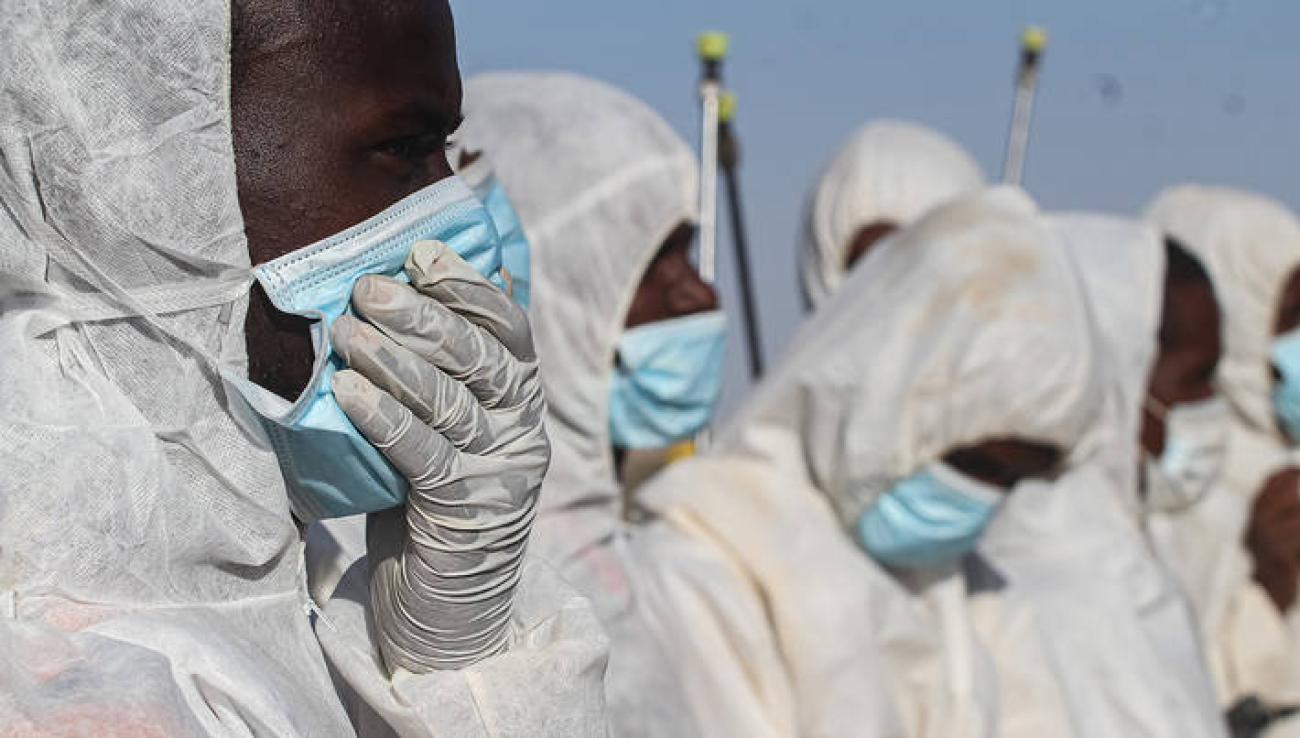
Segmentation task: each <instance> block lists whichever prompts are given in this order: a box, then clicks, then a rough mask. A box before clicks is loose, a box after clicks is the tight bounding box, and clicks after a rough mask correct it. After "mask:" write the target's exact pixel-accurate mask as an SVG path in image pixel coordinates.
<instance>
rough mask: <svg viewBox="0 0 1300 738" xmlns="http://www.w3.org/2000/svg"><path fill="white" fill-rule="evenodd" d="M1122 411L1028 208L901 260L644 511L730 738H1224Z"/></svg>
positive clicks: (930, 241) (667, 618)
mask: <svg viewBox="0 0 1300 738" xmlns="http://www.w3.org/2000/svg"><path fill="white" fill-rule="evenodd" d="M1119 409H1120V403H1119V397H1118V392H1117V388H1116V383H1115V382H1114V381H1113V380H1112V379H1111V378H1109V377H1108V376H1107V375H1106V373H1105V367H1104V366H1103V363H1102V360H1101V357H1100V356H1099V355H1098V348H1097V342H1096V338H1095V329H1094V327H1093V323H1092V320H1091V318H1090V308H1089V305H1088V302H1087V298H1086V295H1085V293H1084V292H1083V289H1082V286H1081V284H1080V281H1079V278H1078V275H1077V273H1076V269H1075V267H1074V264H1073V259H1072V257H1071V256H1070V253H1069V250H1068V248H1067V247H1066V243H1065V239H1064V238H1063V237H1062V235H1061V234H1060V232H1059V231H1058V230H1057V229H1056V227H1055V226H1054V225H1053V223H1052V222H1051V221H1050V220H1049V219H1047V218H1045V217H1044V216H1042V215H1041V214H1040V213H1039V212H1038V211H1037V209H1036V208H1035V206H1034V205H1033V203H1032V202H1030V201H1029V200H1028V198H1027V197H1025V196H1024V195H1023V193H1021V192H1019V191H1017V190H1011V189H995V190H990V191H988V192H986V193H982V194H978V195H972V196H967V197H965V198H962V199H959V200H957V201H954V202H953V203H950V204H948V205H945V206H941V207H939V208H938V209H936V210H935V211H933V212H931V213H930V214H929V215H927V216H925V217H923V218H922V219H921V220H920V221H918V222H917V223H916V224H914V225H913V226H912V227H910V228H907V229H905V230H903V231H900V232H899V233H897V234H895V235H893V236H891V237H890V238H888V239H886V240H885V241H884V242H882V243H881V244H880V245H879V246H877V247H876V248H875V249H874V250H873V251H872V253H871V255H870V256H869V257H867V258H866V259H865V260H864V261H863V262H862V263H861V265H860V266H859V267H858V268H857V269H855V270H854V272H853V274H852V275H850V277H849V278H848V281H847V282H846V284H845V285H844V288H843V289H842V290H840V292H839V294H838V295H837V296H836V297H834V298H832V300H831V301H830V302H828V303H827V304H826V305H825V306H823V307H822V308H821V309H820V310H819V312H818V314H817V316H816V317H815V318H814V319H813V320H812V321H811V322H810V323H809V324H808V325H807V326H805V328H804V329H803V331H802V332H801V333H800V334H799V336H798V337H797V338H796V340H795V343H794V346H793V348H792V349H791V352H790V354H789V355H788V357H787V359H786V361H785V363H784V364H782V365H781V366H780V367H779V368H778V369H777V370H776V371H775V372H774V373H773V374H772V375H771V376H770V377H769V378H768V379H767V380H765V382H764V383H763V385H762V386H761V387H760V388H759V390H758V391H757V393H756V395H755V397H754V399H753V401H752V402H751V403H750V404H749V405H748V406H747V407H746V409H745V410H744V411H743V412H742V414H741V415H740V416H739V417H738V419H737V420H736V421H735V422H734V424H732V425H731V426H729V427H728V428H727V429H726V430H725V431H724V432H723V433H722V436H721V439H720V440H719V442H718V444H717V446H716V448H715V449H714V450H712V451H711V452H710V453H709V454H707V455H705V456H702V457H699V458H697V459H694V460H691V461H688V462H684V463H682V464H679V465H677V466H675V467H672V468H670V469H669V470H668V471H667V472H666V473H664V474H663V475H661V476H660V477H659V478H658V479H656V480H654V481H653V482H652V483H651V484H650V485H649V486H648V487H647V488H646V490H645V491H644V502H645V504H646V505H647V507H649V508H650V509H651V510H652V511H653V512H655V513H657V514H658V515H659V519H658V521H657V522H655V523H653V524H652V525H651V526H649V527H648V529H647V530H645V531H644V532H643V534H642V535H640V536H637V537H636V538H634V541H633V543H634V546H633V549H634V550H635V551H640V552H644V559H643V560H645V561H647V562H651V563H652V566H651V567H650V568H649V569H648V571H647V575H646V576H645V577H644V579H645V581H644V583H643V586H642V594H643V599H644V601H645V603H646V608H647V610H648V611H649V612H650V616H651V622H652V623H654V624H655V628H656V634H657V635H658V636H659V643H660V646H661V647H662V648H663V649H664V650H665V651H666V652H667V653H668V654H670V655H671V657H672V659H673V662H674V663H675V664H676V665H678V667H679V673H680V676H681V680H682V682H683V684H684V686H685V690H686V692H687V694H688V695H689V696H690V697H691V706H692V708H693V710H694V712H695V714H696V715H697V719H698V720H699V721H700V722H701V723H702V724H703V725H704V726H705V731H706V733H708V734H709V735H745V736H795V735H798V736H809V735H812V736H839V735H856V736H898V735H908V736H1022V735H1023V736H1031V735H1033V736H1040V735H1076V736H1113V735H1168V736H1176V735H1178V736H1181V735H1204V736H1216V735H1221V731H1222V728H1221V724H1220V723H1219V716H1218V714H1217V710H1216V707H1215V705H1214V701H1213V697H1212V694H1211V692H1210V688H1209V685H1208V680H1207V678H1206V676H1205V669H1204V667H1203V666H1202V665H1201V662H1200V653H1199V650H1198V649H1197V641H1196V638H1195V631H1194V629H1193V625H1192V622H1191V620H1190V618H1189V617H1188V612H1187V608H1186V606H1185V603H1184V602H1183V601H1182V600H1181V598H1180V597H1179V596H1178V593H1177V590H1176V588H1175V587H1173V585H1172V582H1171V581H1170V580H1169V579H1168V578H1167V577H1165V576H1164V575H1163V571H1162V570H1161V569H1160V568H1159V566H1158V564H1157V562H1156V561H1155V560H1154V559H1153V558H1152V557H1151V556H1150V554H1149V552H1148V550H1147V547H1146V546H1145V542H1144V541H1143V540H1142V537H1141V535H1140V531H1139V530H1138V529H1137V526H1136V524H1135V521H1134V520H1133V517H1132V510H1131V508H1127V507H1124V506H1123V504H1122V498H1121V495H1120V493H1119V492H1118V491H1117V487H1116V481H1115V476H1114V470H1115V469H1116V468H1118V464H1119V462H1117V461H1116V460H1115V456H1114V454H1116V453H1123V454H1124V455H1125V456H1126V457H1127V459H1128V460H1130V461H1131V462H1132V464H1131V467H1132V468H1133V469H1136V447H1135V444H1134V443H1133V439H1132V438H1131V437H1128V436H1127V435H1126V434H1124V433H1123V432H1122V429H1121V427H1120V425H1121V422H1122V419H1121V416H1120V415H1119ZM1129 415H1130V416H1132V418H1136V415H1137V412H1136V410H1134V411H1133V412H1131V413H1129ZM1121 441H1123V443H1121ZM1129 481H1130V482H1132V472H1130V473H1129ZM1081 557H1082V558H1081ZM1134 589H1136V590H1137V591H1136V592H1134V591H1133V590H1134ZM1117 671H1118V672H1120V673H1123V674H1126V675H1125V676H1124V677H1123V678H1124V682H1123V683H1124V685H1126V686H1127V687H1128V688H1129V690H1130V691H1129V692H1128V693H1124V692H1120V693H1116V692H1115V691H1113V690H1111V688H1110V686H1111V682H1112V680H1115V679H1117V676H1116V673H1117ZM1171 672H1172V676H1171ZM1134 685H1138V686H1137V687H1136V688H1135V687H1134Z"/></svg>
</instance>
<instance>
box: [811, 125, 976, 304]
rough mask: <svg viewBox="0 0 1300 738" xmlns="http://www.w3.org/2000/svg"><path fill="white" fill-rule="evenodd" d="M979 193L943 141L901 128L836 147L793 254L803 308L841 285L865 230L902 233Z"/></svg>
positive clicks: (970, 166)
mask: <svg viewBox="0 0 1300 738" xmlns="http://www.w3.org/2000/svg"><path fill="white" fill-rule="evenodd" d="M983 186H984V174H983V173H982V172H981V171H980V168H979V165H978V164H976V163H975V160H974V159H972V158H971V156H970V154H968V153H966V151H965V150H964V149H962V148H961V146H959V145H958V144H957V143H955V142H954V141H952V140H951V139H949V138H948V137H946V136H944V135H943V134H941V133H939V132H937V131H934V130H932V129H930V128H926V127H924V126H921V125H918V124H916V123H905V122H900V121H889V120H882V121H873V122H871V123H868V124H866V125H864V126H863V127H862V128H860V129H858V131H857V132H856V133H854V134H853V135H852V136H851V137H850V138H849V140H848V141H847V142H845V143H844V144H843V146H841V147H840V150H839V151H838V152H837V153H836V154H835V158H834V159H832V160H831V162H830V164H829V165H827V167H826V169H825V170H824V171H823V172H822V174H821V176H820V177H819V179H818V181H817V185H816V186H815V187H814V188H813V190H812V193H811V195H810V197H809V200H808V206H807V212H806V213H805V223H804V232H803V245H802V247H801V249H800V254H799V272H800V276H801V281H802V284H803V293H804V299H805V301H806V302H807V303H808V305H809V306H810V307H816V306H818V305H820V304H821V303H823V302H825V301H826V299H827V298H828V297H830V295H831V294H832V293H833V292H835V290H836V288H838V287H839V285H840V283H841V282H843V281H844V279H845V273H846V272H847V271H848V268H847V267H846V266H845V264H844V261H845V259H846V258H847V256H848V252H849V246H850V245H851V243H852V241H853V238H854V236H856V235H857V232H858V231H859V230H861V229H862V228H863V227H864V226H868V225H871V224H872V223H875V222H877V221H888V222H890V223H893V224H894V225H896V226H898V227H900V228H902V227H905V226H907V225H910V224H911V223H912V222H913V221H915V220H916V219H917V218H920V217H921V216H922V215H925V213H926V212H928V211H929V210H930V209H932V208H934V207H935V206H936V205H940V204H942V203H944V202H947V201H949V200H952V199H953V198H955V197H958V196H959V195H963V194H966V193H970V192H974V191H975V190H978V189H979V188H981V187H983Z"/></svg>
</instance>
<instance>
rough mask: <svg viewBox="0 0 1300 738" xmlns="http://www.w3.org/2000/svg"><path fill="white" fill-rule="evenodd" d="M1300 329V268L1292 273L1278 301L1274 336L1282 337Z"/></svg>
mask: <svg viewBox="0 0 1300 738" xmlns="http://www.w3.org/2000/svg"><path fill="white" fill-rule="evenodd" d="M1296 328H1300V268H1297V269H1296V270H1295V271H1293V272H1291V276H1290V277H1288V278H1287V280H1286V286H1285V287H1283V288H1282V299H1280V300H1278V305H1277V317H1276V318H1274V321H1273V335H1275V336H1280V335H1282V334H1283V333H1289V332H1291V331H1292V330H1294V329H1296Z"/></svg>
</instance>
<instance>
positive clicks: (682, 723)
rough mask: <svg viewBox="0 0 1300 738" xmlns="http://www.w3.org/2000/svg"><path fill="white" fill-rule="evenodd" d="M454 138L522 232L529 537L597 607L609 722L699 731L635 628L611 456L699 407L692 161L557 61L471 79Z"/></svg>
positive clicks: (701, 306)
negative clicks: (534, 403) (535, 390)
mask: <svg viewBox="0 0 1300 738" xmlns="http://www.w3.org/2000/svg"><path fill="white" fill-rule="evenodd" d="M465 116H466V121H465V126H464V128H463V131H462V132H461V134H459V135H458V136H457V137H456V138H457V143H458V144H459V145H460V146H463V147H464V148H465V149H468V150H471V151H475V152H482V157H483V159H484V160H486V161H489V162H490V163H491V166H492V169H493V171H494V172H495V176H496V177H497V178H498V179H499V180H500V182H501V184H502V186H503V187H504V189H505V191H506V192H507V193H508V194H509V196H510V199H511V200H512V201H513V203H514V205H515V207H516V209H517V211H518V214H519V220H520V222H521V223H522V225H523V229H524V231H525V232H526V234H527V237H528V241H529V243H530V244H531V246H532V306H531V308H530V318H531V320H532V323H533V327H534V335H535V336H536V339H537V352H538V356H539V357H540V359H541V378H542V385H543V387H544V388H545V390H546V396H547V430H548V433H549V434H550V436H551V441H552V448H553V454H554V458H553V461H552V464H551V468H550V471H549V472H548V474H547V478H546V482H545V484H544V485H543V490H542V499H541V503H540V510H539V513H538V520H537V526H536V528H535V530H534V533H533V546H534V551H535V552H536V553H537V554H538V555H540V556H542V557H543V558H545V559H547V560H548V561H550V562H552V563H553V564H555V565H556V566H557V567H558V568H559V569H560V571H561V572H562V573H563V575H564V576H565V578H566V579H567V580H568V581H570V582H571V583H572V584H574V585H575V586H576V587H578V588H579V589H580V590H581V591H582V592H583V594H585V595H587V596H588V597H589V598H591V600H592V601H593V603H594V604H595V605H596V609H597V612H598V613H599V614H600V617H601V620H602V622H603V623H604V625H605V627H606V629H607V631H608V632H609V635H610V639H611V650H610V666H609V674H608V677H607V684H606V693H607V697H608V701H609V712H610V721H611V724H612V726H613V733H614V735H616V736H640V735H644V736H689V735H697V734H699V729H698V728H697V727H696V726H694V725H693V724H692V722H691V717H690V712H689V710H687V709H686V707H685V700H684V697H683V696H682V695H681V692H680V689H679V685H678V684H677V683H676V682H675V680H674V678H673V674H672V671H671V668H670V666H669V664H668V663H667V662H666V661H665V660H664V653H663V652H662V651H661V650H660V649H659V648H658V647H657V646H656V644H655V642H654V640H653V638H652V637H651V636H650V634H649V632H648V630H647V624H646V622H645V616H644V613H643V612H642V606H641V603H640V594H639V591H638V590H639V571H640V569H641V568H642V567H643V562H641V561H638V560H636V559H635V558H634V557H633V556H632V554H631V552H630V551H629V550H628V548H627V540H628V537H629V536H630V535H631V534H632V531H634V530H635V528H636V527H637V523H636V522H635V520H634V518H635V509H634V506H635V502H634V501H633V500H632V499H630V498H629V496H627V495H626V494H625V487H626V484H627V480H626V479H625V478H624V477H622V476H621V475H620V466H621V464H620V461H621V460H622V458H623V456H624V455H625V454H627V453H629V452H632V451H635V450H639V449H644V448H657V447H663V446H668V445H670V444H672V443H675V442H678V441H681V440H688V439H690V438H691V437H692V435H693V434H694V433H695V432H696V431H698V430H699V429H700V428H701V427H702V426H703V425H705V424H706V423H707V422H708V421H709V419H710V417H711V416H712V413H713V408H714V404H715V402H716V400H717V396H718V391H719V388H720V380H721V368H722V359H723V353H722V350H723V335H724V328H725V323H724V320H723V316H722V315H721V313H719V312H718V310H717V298H716V295H715V294H714V292H713V290H712V288H711V287H709V286H708V285H707V284H705V283H704V282H702V281H701V280H700V277H699V275H698V273H697V272H696V270H695V267H694V266H693V265H692V263H691V261H690V251H689V248H690V244H691V240H692V237H693V233H694V224H695V221H696V217H697V205H696V198H695V193H696V181H697V179H698V174H697V165H696V162H695V159H694V157H693V155H692V153H691V151H690V149H689V147H688V146H687V145H686V143H685V142H684V141H682V139H681V137H680V136H678V135H677V134H676V133H675V132H674V131H673V130H672V129H671V127H669V126H668V124H667V123H666V122H665V121H664V120H663V119H662V118H661V117H660V116H659V115H658V114H657V113H655V112H654V111H653V110H651V109H650V108H648V107H647V106H646V105H645V104H644V103H642V102H641V101H639V100H637V99H635V98H633V97H632V96H630V95H628V94H626V93H624V92H622V91H620V90H617V89H614V88H613V87H610V86H609V85H606V84H604V83H601V82H598V81H596V80H592V79H588V78H584V77H580V76H577V75H573V74H566V73H505V72H503V73H490V74H483V75H479V76H476V77H473V78H471V79H470V80H469V81H468V82H467V84H466V91H465Z"/></svg>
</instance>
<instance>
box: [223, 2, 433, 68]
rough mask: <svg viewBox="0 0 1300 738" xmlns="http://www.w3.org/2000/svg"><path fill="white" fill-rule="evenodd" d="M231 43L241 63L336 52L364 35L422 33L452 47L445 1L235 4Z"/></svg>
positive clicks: (354, 42)
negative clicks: (324, 50)
mask: <svg viewBox="0 0 1300 738" xmlns="http://www.w3.org/2000/svg"><path fill="white" fill-rule="evenodd" d="M232 27H233V29H234V34H235V43H236V44H238V45H239V48H240V50H241V55H243V56H244V57H245V58H256V57H259V56H272V55H277V54H281V53H285V52H289V51H293V52H301V50H303V49H306V48H311V47H326V48H331V49H337V48H339V47H340V46H349V45H352V44H356V43H358V42H360V41H362V40H363V39H364V38H365V37H366V36H367V35H369V34H375V35H377V36H380V37H382V36H384V35H387V34H390V33H411V32H412V31H413V30H414V29H417V28H423V29H426V30H428V31H432V32H433V34H434V35H435V36H436V37H438V40H441V41H445V42H446V43H449V44H452V45H454V43H455V41H454V38H455V36H454V31H453V30H452V20H451V12H450V8H449V6H448V4H447V2H446V0H235V3H234V7H233V8H232Z"/></svg>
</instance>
